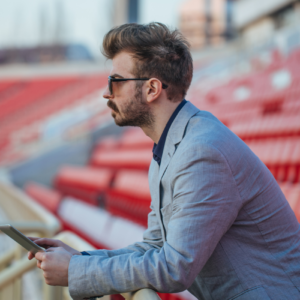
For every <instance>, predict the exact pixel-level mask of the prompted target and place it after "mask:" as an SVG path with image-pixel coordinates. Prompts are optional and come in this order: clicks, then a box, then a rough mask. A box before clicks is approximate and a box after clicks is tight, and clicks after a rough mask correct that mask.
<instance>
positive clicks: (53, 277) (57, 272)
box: [35, 247, 72, 286]
mask: <svg viewBox="0 0 300 300" xmlns="http://www.w3.org/2000/svg"><path fill="white" fill-rule="evenodd" d="M35 258H36V259H37V266H38V268H40V269H41V270H42V271H43V275H44V278H45V282H46V283H47V284H49V285H59V286H68V269H69V264H70V260H71V258H72V254H71V253H70V252H68V251H66V250H65V249H64V248H62V247H57V248H50V249H48V250H47V251H46V252H38V253H36V254H35Z"/></svg>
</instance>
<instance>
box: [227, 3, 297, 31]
mask: <svg viewBox="0 0 300 300" xmlns="http://www.w3.org/2000/svg"><path fill="white" fill-rule="evenodd" d="M292 2H295V0H240V1H236V2H235V5H234V15H233V22H234V25H235V27H236V28H237V29H240V28H243V27H245V26H247V25H248V24H250V23H252V22H254V21H256V20H258V19H259V18H262V17H263V16H267V15H268V14H270V13H273V12H274V11H276V10H278V9H280V8H282V7H284V6H286V5H287V4H289V3H292Z"/></svg>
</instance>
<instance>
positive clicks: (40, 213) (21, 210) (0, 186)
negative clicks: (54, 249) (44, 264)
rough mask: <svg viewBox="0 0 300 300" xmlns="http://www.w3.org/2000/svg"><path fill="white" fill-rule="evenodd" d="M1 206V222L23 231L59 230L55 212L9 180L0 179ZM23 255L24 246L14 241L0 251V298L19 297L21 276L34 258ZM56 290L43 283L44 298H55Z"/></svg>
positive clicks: (48, 233)
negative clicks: (10, 245)
mask: <svg viewBox="0 0 300 300" xmlns="http://www.w3.org/2000/svg"><path fill="white" fill-rule="evenodd" d="M0 208H1V210H2V211H3V212H4V215H5V219H4V220H1V223H5V224H7V223H9V224H11V225H13V226H14V227H16V228H17V229H18V230H20V231H21V232H23V233H25V234H30V235H37V236H42V237H52V236H53V235H54V234H55V233H56V232H58V231H59V230H60V222H59V221H58V219H57V218H56V217H55V216H53V215H52V214H51V213H49V212H48V211H47V210H45V209H44V208H43V207H41V206H40V205H39V204H37V203H36V202H35V201H33V200H32V199H31V198H30V197H28V196H27V195H26V194H25V193H24V192H22V191H21V190H19V189H18V188H17V187H15V186H13V185H12V184H10V183H8V182H5V183H4V182H1V181H0ZM23 255H24V250H22V249H21V247H20V246H19V245H18V244H17V243H15V244H14V247H13V248H12V249H10V250H9V251H7V252H5V253H1V255H0V300H4V299H14V300H19V299H21V289H22V285H21V277H22V275H23V274H25V273H26V272H28V271H29V270H32V269H34V268H35V267H36V261H35V260H32V261H29V260H28V258H27V257H23ZM55 291H56V288H55V287H54V288H53V287H50V286H46V285H45V289H44V293H45V296H46V298H45V300H58V299H57V298H55V297H54V294H55ZM48 295H49V296H48Z"/></svg>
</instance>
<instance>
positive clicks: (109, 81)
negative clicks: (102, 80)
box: [108, 78, 112, 95]
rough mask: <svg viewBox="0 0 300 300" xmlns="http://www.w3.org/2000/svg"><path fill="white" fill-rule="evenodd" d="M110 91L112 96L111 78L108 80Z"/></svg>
mask: <svg viewBox="0 0 300 300" xmlns="http://www.w3.org/2000/svg"><path fill="white" fill-rule="evenodd" d="M108 90H109V92H110V94H111V95H112V83H111V80H110V78H108Z"/></svg>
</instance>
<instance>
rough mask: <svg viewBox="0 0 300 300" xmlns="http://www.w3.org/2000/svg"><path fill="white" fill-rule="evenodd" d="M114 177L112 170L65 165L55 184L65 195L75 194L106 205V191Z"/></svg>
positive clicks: (95, 203)
mask: <svg viewBox="0 0 300 300" xmlns="http://www.w3.org/2000/svg"><path fill="white" fill-rule="evenodd" d="M112 178H113V172H112V171H110V170H106V169H101V170H99V169H95V168H91V167H73V166H72V167H71V166H65V167H63V168H61V169H60V170H59V172H58V174H57V175H56V177H55V179H54V186H55V188H56V189H57V190H58V191H59V192H60V193H62V194H63V195H64V196H73V197H75V198H77V199H80V200H82V201H85V202H87V203H90V204H93V205H97V206H99V205H100V206H104V205H105V204H104V193H105V192H106V190H107V189H108V187H109V185H110V184H111V181H112Z"/></svg>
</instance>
